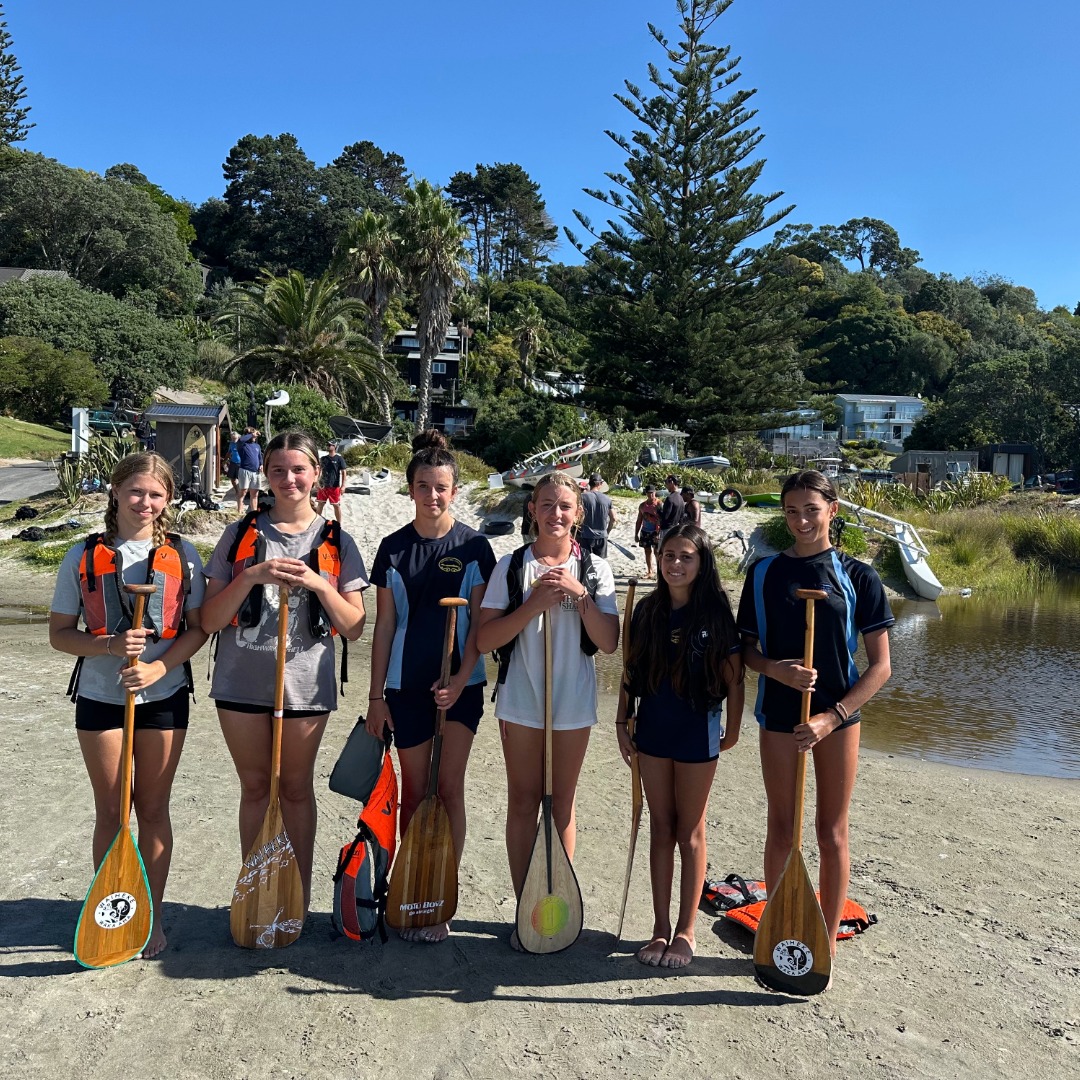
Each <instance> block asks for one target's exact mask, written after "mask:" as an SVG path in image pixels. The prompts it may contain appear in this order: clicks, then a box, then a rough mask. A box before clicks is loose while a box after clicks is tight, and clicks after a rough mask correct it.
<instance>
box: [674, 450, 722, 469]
mask: <svg viewBox="0 0 1080 1080" xmlns="http://www.w3.org/2000/svg"><path fill="white" fill-rule="evenodd" d="M675 465H676V466H677V467H681V468H683V469H701V470H703V471H704V472H723V471H724V469H727V468H730V466H731V462H730V461H728V459H727V458H726V457H722V456H721V455H720V454H702V455H701V457H690V458H682V459H681V460H680V461H676V462H675Z"/></svg>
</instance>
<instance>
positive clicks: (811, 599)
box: [791, 589, 829, 851]
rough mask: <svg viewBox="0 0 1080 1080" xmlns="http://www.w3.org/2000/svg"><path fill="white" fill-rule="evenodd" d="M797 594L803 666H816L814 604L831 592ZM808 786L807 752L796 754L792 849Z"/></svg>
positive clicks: (805, 712) (805, 704) (806, 707)
mask: <svg viewBox="0 0 1080 1080" xmlns="http://www.w3.org/2000/svg"><path fill="white" fill-rule="evenodd" d="M795 595H796V597H798V599H800V600H805V601H806V632H805V634H804V635H803V667H805V668H810V667H813V666H814V611H815V607H814V605H815V604H816V603H817V601H818V600H827V599H828V596H829V594H828V593H827V592H825V591H824V590H823V589H796V590H795ZM813 692H814V691H813V690H812V689H811V690H804V691H803V694H802V701H801V702H800V703H799V723H800V724H805V723H806V722H807V721H808V720H809V719H810V697H811V695H812V694H813ZM805 788H806V754H801V753H797V754H796V755H795V824H794V827H793V828H792V833H791V847H792V850H794V851H797V850H798V849H799V848H801V847H802V819H803V793H804V791H805Z"/></svg>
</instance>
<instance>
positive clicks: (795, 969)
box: [772, 938, 814, 975]
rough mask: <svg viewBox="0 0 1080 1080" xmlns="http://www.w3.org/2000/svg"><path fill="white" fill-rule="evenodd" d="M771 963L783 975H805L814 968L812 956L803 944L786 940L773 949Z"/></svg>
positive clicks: (793, 940) (808, 948)
mask: <svg viewBox="0 0 1080 1080" xmlns="http://www.w3.org/2000/svg"><path fill="white" fill-rule="evenodd" d="M772 962H773V964H774V965H775V966H776V969H777V971H782V972H783V973H784V974H785V975H805V974H806V973H807V972H808V971H809V970H810V969H811V968H812V967H813V966H814V954H813V953H812V952H811V951H810V947H809V946H808V945H805V944H804V943H803V942H801V941H797V940H796V939H795V938H787V939H786V940H784V941H781V942H779V943H778V944H777V945H776V947H775V948H774V949H773V951H772Z"/></svg>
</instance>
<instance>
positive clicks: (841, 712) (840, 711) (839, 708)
mask: <svg viewBox="0 0 1080 1080" xmlns="http://www.w3.org/2000/svg"><path fill="white" fill-rule="evenodd" d="M833 708H834V709H835V710H836V712H837V715H838V716H839V717H840V719H841V720H843V721H844V723H845V724H846V723H847V722H848V721H849V720H850V719H851V713H849V712H848V710H847V707H846V706H845V705H844V703H843V702H842V701H838V702H837V703H836V704H835V705H834V706H833Z"/></svg>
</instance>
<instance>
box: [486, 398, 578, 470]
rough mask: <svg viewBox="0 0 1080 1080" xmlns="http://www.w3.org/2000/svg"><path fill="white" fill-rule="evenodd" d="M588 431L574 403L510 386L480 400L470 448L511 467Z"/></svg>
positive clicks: (500, 465)
mask: <svg viewBox="0 0 1080 1080" xmlns="http://www.w3.org/2000/svg"><path fill="white" fill-rule="evenodd" d="M586 433H587V432H586V428H585V425H584V424H583V422H582V420H581V415H580V411H579V410H578V409H576V408H574V407H573V406H571V405H561V404H559V403H558V402H556V401H554V400H553V399H552V398H550V397H547V396H545V395H543V394H527V393H524V392H523V391H521V390H518V389H507V390H503V391H501V392H499V393H497V394H493V395H491V396H489V397H485V398H481V399H480V400H479V402H478V409H477V414H476V427H475V429H474V431H473V434H472V437H471V438H470V440H469V449H470V450H471V452H472V453H474V454H476V455H477V456H478V457H481V458H483V459H484V461H486V462H488V463H489V464H490V465H492V466H493V467H494V468H497V469H508V468H510V466H511V465H513V464H514V463H515V462H516V461H520V460H521V459H522V458H523V457H525V456H526V455H528V454H530V453H531V452H532V451H534V450H535V449H536V448H537V447H538V446H543V445H548V446H558V445H559V444H560V443H566V442H570V441H572V440H573V439H579V438H581V437H582V436H584V435H585V434H586Z"/></svg>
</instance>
